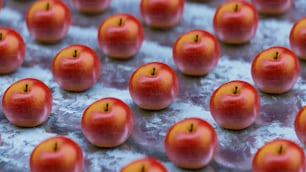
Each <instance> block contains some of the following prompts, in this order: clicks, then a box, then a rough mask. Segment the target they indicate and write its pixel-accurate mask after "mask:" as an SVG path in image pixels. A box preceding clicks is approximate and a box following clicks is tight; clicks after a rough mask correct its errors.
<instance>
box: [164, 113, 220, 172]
mask: <svg viewBox="0 0 306 172" xmlns="http://www.w3.org/2000/svg"><path fill="white" fill-rule="evenodd" d="M164 146H165V151H166V155H167V156H168V158H169V159H170V160H171V162H173V163H174V164H175V165H176V166H178V167H180V168H185V169H199V168H202V167H204V166H206V165H208V164H209V163H210V162H211V161H212V160H213V158H214V157H215V154H216V151H217V148H218V137H217V133H216V131H215V129H214V128H213V127H212V126H211V124H209V123H208V122H207V121H205V120H203V119H201V118H185V119H183V120H181V121H179V122H177V123H175V124H174V125H172V126H171V127H170V128H169V130H168V131H167V134H166V136H165V141H164Z"/></svg>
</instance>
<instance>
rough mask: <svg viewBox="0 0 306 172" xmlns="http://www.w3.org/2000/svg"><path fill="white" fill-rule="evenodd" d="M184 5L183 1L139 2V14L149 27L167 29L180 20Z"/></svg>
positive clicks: (146, 0) (154, 0) (157, 0)
mask: <svg viewBox="0 0 306 172" xmlns="http://www.w3.org/2000/svg"><path fill="white" fill-rule="evenodd" d="M184 3H185V2H184V0H141V1H140V14H141V17H142V19H143V21H144V23H145V24H147V25H148V26H150V27H153V28H160V29H163V28H169V27H173V26H175V25H177V24H178V23H179V22H180V21H181V20H182V18H183V13H184Z"/></svg>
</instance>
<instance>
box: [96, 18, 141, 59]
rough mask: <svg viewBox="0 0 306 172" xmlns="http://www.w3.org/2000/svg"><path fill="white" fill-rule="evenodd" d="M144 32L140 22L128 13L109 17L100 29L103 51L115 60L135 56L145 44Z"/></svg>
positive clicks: (99, 39) (99, 35) (100, 41)
mask: <svg viewBox="0 0 306 172" xmlns="http://www.w3.org/2000/svg"><path fill="white" fill-rule="evenodd" d="M143 40H144V31H143V27H142V25H141V23H140V21H139V20H138V19H137V18H136V17H134V16H132V15H130V14H127V13H118V14H114V15H112V16H109V17H107V18H106V19H105V20H104V21H103V22H102V23H101V24H100V26H99V29H98V44H99V47H100V49H101V51H102V52H103V53H104V54H106V55H107V56H109V57H111V58H115V59H129V58H131V57H133V56H135V55H136V54H137V53H138V52H139V50H140V48H141V46H142V43H143Z"/></svg>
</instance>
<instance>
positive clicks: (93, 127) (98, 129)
mask: <svg viewBox="0 0 306 172" xmlns="http://www.w3.org/2000/svg"><path fill="white" fill-rule="evenodd" d="M133 126H134V120H133V114H132V110H131V109H130V107H129V106H128V105H127V104H126V103H124V102H123V101H122V100H120V99H117V98H113V97H107V98H102V99H99V100H97V101H95V102H94V103H92V104H90V105H89V106H88V107H87V108H86V110H85V111H84V112H83V116H82V120H81V128H82V132H83V134H84V136H85V137H86V139H87V140H88V141H89V142H90V143H91V144H93V145H95V146H98V147H105V148H113V147H116V146H119V145H120V144H122V143H124V142H125V141H126V140H127V139H128V138H129V137H130V135H131V134H132V130H133Z"/></svg>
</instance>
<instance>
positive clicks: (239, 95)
mask: <svg viewBox="0 0 306 172" xmlns="http://www.w3.org/2000/svg"><path fill="white" fill-rule="evenodd" d="M210 112H211V115H212V117H213V118H214V120H215V121H216V123H217V124H218V125H220V126H221V127H223V128H225V129H232V130H240V129H244V128H247V127H249V126H250V125H251V124H253V123H254V122H255V121H256V119H257V117H258V116H259V113H260V96H259V94H258V92H257V90H256V89H255V88H254V87H253V86H252V85H251V84H249V83H248V82H245V81H242V80H233V81H230V82H227V83H224V84H222V85H220V86H219V87H218V88H217V89H216V90H215V91H214V92H213V94H212V95H211V97H210Z"/></svg>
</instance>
